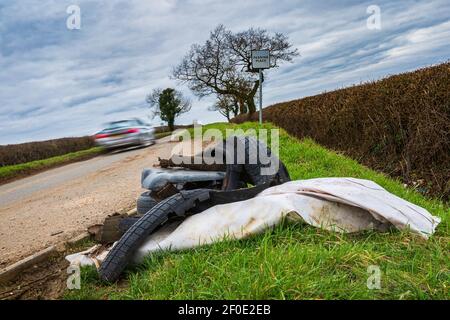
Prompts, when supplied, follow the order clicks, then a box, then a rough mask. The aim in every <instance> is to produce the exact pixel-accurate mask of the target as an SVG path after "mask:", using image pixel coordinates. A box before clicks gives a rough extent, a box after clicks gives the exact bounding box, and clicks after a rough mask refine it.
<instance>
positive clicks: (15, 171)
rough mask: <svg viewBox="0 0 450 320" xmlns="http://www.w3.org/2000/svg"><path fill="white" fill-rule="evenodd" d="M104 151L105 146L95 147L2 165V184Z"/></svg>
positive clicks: (0, 177)
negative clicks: (42, 158)
mask: <svg viewBox="0 0 450 320" xmlns="http://www.w3.org/2000/svg"><path fill="white" fill-rule="evenodd" d="M103 152H104V149H103V148H100V147H94V148H91V149H87V150H82V151H77V152H71V153H67V154H64V155H61V156H56V157H51V158H48V159H44V160H36V161H31V162H27V163H21V164H16V165H10V166H3V167H0V184H2V183H6V182H9V181H11V180H14V179H17V178H22V177H25V176H28V175H32V174H35V173H38V172H41V171H43V170H47V169H50V168H54V167H57V166H61V165H63V164H68V163H72V162H76V161H81V160H86V159H89V158H93V157H95V156H97V155H99V154H101V153H103Z"/></svg>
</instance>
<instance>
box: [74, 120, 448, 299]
mask: <svg viewBox="0 0 450 320" xmlns="http://www.w3.org/2000/svg"><path fill="white" fill-rule="evenodd" d="M254 126H255V124H254V123H245V124H242V125H239V126H236V125H225V124H214V125H210V126H207V127H206V128H210V127H214V128H219V129H221V130H224V129H225V128H230V127H239V128H243V129H244V130H246V129H248V128H252V127H254ZM264 127H265V128H273V127H272V126H271V125H269V124H267V125H264ZM280 157H281V159H282V160H283V162H284V163H285V164H286V166H287V168H288V170H289V172H290V174H291V177H292V178H293V179H308V178H315V177H333V176H335V177H358V178H364V179H370V180H373V181H375V182H377V183H378V184H380V185H382V186H383V187H385V188H386V189H387V190H389V191H390V192H392V193H394V194H397V195H398V196H400V197H402V198H405V199H406V200H408V201H411V202H413V203H416V204H418V205H420V206H423V207H425V208H426V209H428V210H429V211H430V212H431V213H432V214H434V215H437V216H440V217H441V218H442V220H443V221H442V223H441V224H440V225H439V227H438V229H437V232H436V234H435V235H434V236H433V237H431V239H430V240H428V241H425V240H423V239H421V238H419V237H418V236H415V235H412V234H409V233H407V232H397V231H393V232H391V233H377V232H364V233H360V234H346V235H341V234H337V233H332V232H327V231H324V230H320V229H316V228H313V227H311V226H309V225H306V224H289V223H287V222H285V223H283V224H281V225H279V226H278V227H276V228H274V229H273V230H268V231H267V232H265V233H264V234H261V235H258V236H255V237H252V238H249V239H246V240H241V241H225V242H222V243H216V244H213V245H210V246H205V247H201V248H197V249H193V250H188V251H182V252H162V253H158V254H153V255H151V256H149V257H148V258H147V259H146V260H145V262H144V263H143V264H142V265H141V266H139V267H138V268H134V269H129V270H128V271H127V273H126V276H125V279H124V280H122V281H121V282H119V283H117V284H113V285H106V284H103V283H101V282H100V281H99V280H98V276H97V272H96V270H95V269H93V268H84V269H83V270H82V288H81V290H75V291H70V292H67V293H66V295H65V298H66V299H448V298H449V292H448V289H449V285H450V281H449V280H450V273H449V267H450V261H449V254H448V253H449V252H450V245H449V243H450V237H449V233H448V219H449V213H450V210H449V208H448V207H447V206H446V205H445V204H444V203H442V202H440V201H438V200H432V199H425V198H424V197H423V196H422V195H420V194H419V193H417V192H415V191H414V190H410V189H406V188H404V187H403V185H402V184H401V183H400V182H398V181H395V180H393V179H390V178H388V177H386V176H385V175H383V174H380V173H377V172H374V171H372V170H370V169H368V168H366V167H364V166H362V165H360V164H358V163H357V162H355V161H353V160H351V159H348V158H346V157H344V156H342V155H339V154H337V153H335V152H331V151H329V150H327V149H325V148H323V147H321V146H319V145H317V144H316V143H314V142H313V141H312V140H309V139H306V140H302V141H299V140H297V139H295V138H293V137H290V136H289V135H287V134H286V133H285V132H283V131H281V137H280ZM371 265H377V266H379V267H380V269H381V272H382V273H381V289H380V290H369V289H368V288H367V279H368V276H369V274H368V272H367V268H368V267H369V266H371Z"/></svg>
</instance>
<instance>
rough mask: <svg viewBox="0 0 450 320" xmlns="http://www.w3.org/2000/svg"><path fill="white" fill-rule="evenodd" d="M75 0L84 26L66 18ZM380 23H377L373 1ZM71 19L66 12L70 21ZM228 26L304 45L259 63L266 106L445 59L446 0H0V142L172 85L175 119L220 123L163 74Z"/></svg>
mask: <svg viewBox="0 0 450 320" xmlns="http://www.w3.org/2000/svg"><path fill="white" fill-rule="evenodd" d="M72 5H76V6H78V7H79V8H80V28H79V29H77V28H75V29H73V28H68V27H67V20H68V19H69V18H71V15H72V11H70V12H69V13H67V9H68V8H69V7H70V6H72ZM374 5H375V6H377V8H379V10H380V11H379V12H380V16H379V17H380V20H379V21H380V22H381V23H380V25H379V26H380V28H374V27H373V26H374V24H373V23H372V24H371V23H369V25H368V22H367V21H368V19H369V20H370V21H369V22H373V21H374V20H373V14H374V11H371V10H369V11H368V8H369V7H370V6H374ZM69 21H73V20H71V19H70V20H69ZM218 24H224V25H225V26H226V27H227V28H229V29H230V30H232V31H235V32H238V31H243V30H246V29H248V28H250V27H256V28H258V27H259V28H264V29H267V30H268V31H269V32H270V33H275V32H282V33H284V34H286V35H287V36H288V37H289V40H290V42H291V43H292V44H293V46H294V47H295V48H297V49H298V50H299V52H300V56H299V57H297V58H296V59H295V60H294V61H293V62H292V63H286V64H283V65H282V66H281V67H280V68H278V69H271V70H268V71H266V77H265V79H266V81H265V82H264V106H268V105H270V104H273V103H276V102H281V101H286V100H292V99H297V98H301V97H305V96H310V95H315V94H319V93H321V92H324V91H331V90H335V89H339V88H342V87H346V86H349V85H353V84H358V83H361V82H364V81H371V80H376V79H380V78H383V77H386V76H389V75H392V74H396V73H400V72H406V71H411V70H415V69H417V68H421V67H425V66H428V65H432V64H438V63H441V62H445V61H448V60H449V58H450V1H448V0H422V1H418V0H401V1H391V0H390V1H389V0H373V1H350V0H342V1H335V0H330V1H320V0H314V1H313V0H246V1H243V0H237V1H235V0H227V1H223V0H219V1H215V0H146V1H144V0H140V1H137V0H128V1H117V0H108V1H89V0H79V1H75V0H68V1H66V0H39V1H37V0H35V1H32V0H20V1H16V0H0V144H13V143H20V142H25V141H36V140H45V139H51V138H58V137H68V136H82V135H89V134H94V133H95V132H96V131H98V130H100V129H102V126H103V124H104V123H106V122H108V121H113V120H120V119H127V118H133V117H139V118H142V119H145V120H147V121H149V122H151V123H153V124H154V125H160V124H161V121H160V120H159V119H157V118H155V119H152V118H151V117H150V114H151V113H150V110H149V107H148V105H147V104H146V102H145V97H146V95H147V94H148V93H150V92H151V91H152V90H153V89H155V88H165V87H174V88H177V89H179V90H181V91H182V92H183V93H184V94H185V95H186V96H188V97H191V99H192V105H193V106H192V109H191V111H190V112H189V113H187V114H184V115H182V116H180V117H179V118H178V119H177V123H178V124H189V123H192V121H194V120H197V121H200V122H201V123H205V124H206V123H210V122H216V121H224V120H225V118H223V117H222V116H221V115H220V114H219V113H218V112H213V111H208V107H209V106H211V105H212V104H213V103H214V98H213V97H210V98H203V99H201V100H199V99H198V98H196V97H195V96H193V94H192V93H191V92H190V90H189V89H188V88H187V86H186V85H185V84H182V83H180V82H177V81H176V80H174V79H171V77H170V74H171V71H172V69H173V67H175V66H176V65H177V64H178V63H179V62H180V60H181V59H182V57H183V56H184V55H185V54H186V53H187V52H188V50H189V48H190V47H191V45H192V44H194V43H199V44H202V43H204V42H205V41H206V39H207V38H208V36H209V33H210V31H212V30H213V29H214V28H215V27H216V26H217V25H218Z"/></svg>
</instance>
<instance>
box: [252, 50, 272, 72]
mask: <svg viewBox="0 0 450 320" xmlns="http://www.w3.org/2000/svg"><path fill="white" fill-rule="evenodd" d="M252 67H253V69H268V68H270V52H269V50H254V51H252Z"/></svg>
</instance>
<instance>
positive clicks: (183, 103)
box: [146, 88, 191, 131]
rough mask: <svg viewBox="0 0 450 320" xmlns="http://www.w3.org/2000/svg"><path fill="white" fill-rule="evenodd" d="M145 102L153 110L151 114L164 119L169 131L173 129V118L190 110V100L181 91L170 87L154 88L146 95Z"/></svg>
mask: <svg viewBox="0 0 450 320" xmlns="http://www.w3.org/2000/svg"><path fill="white" fill-rule="evenodd" d="M146 101H147V103H148V104H149V105H150V107H151V108H152V111H153V116H159V117H160V118H161V120H163V121H166V122H167V125H168V126H169V129H170V131H173V130H174V125H175V118H176V117H178V116H179V115H180V114H182V113H186V112H188V111H189V110H191V102H190V101H189V99H186V98H185V97H183V95H182V93H181V92H179V91H177V90H175V89H172V88H167V89H164V90H162V89H155V90H153V92H152V93H151V94H149V95H148V96H147V99H146Z"/></svg>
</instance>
